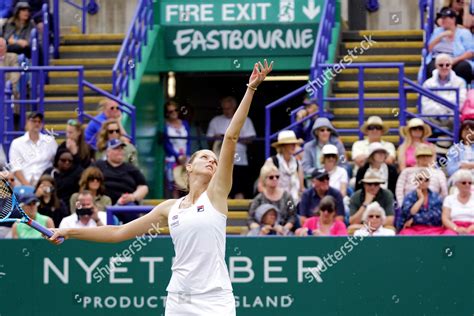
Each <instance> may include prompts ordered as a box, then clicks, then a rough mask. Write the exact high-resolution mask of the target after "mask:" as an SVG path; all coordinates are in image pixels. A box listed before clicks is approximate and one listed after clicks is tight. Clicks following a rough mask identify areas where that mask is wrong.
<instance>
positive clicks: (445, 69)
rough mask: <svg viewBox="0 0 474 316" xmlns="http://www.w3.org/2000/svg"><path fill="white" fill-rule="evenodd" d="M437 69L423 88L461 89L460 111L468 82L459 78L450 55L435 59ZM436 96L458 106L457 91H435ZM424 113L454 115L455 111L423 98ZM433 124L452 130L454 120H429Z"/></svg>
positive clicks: (441, 55)
mask: <svg viewBox="0 0 474 316" xmlns="http://www.w3.org/2000/svg"><path fill="white" fill-rule="evenodd" d="M435 65H436V69H435V70H434V71H433V76H432V77H431V78H429V79H428V80H426V81H425V82H424V83H423V88H426V89H431V88H457V89H459V104H458V105H459V110H460V111H461V109H462V105H463V103H464V101H465V100H466V94H467V92H466V81H464V79H463V78H461V77H458V76H457V75H456V73H455V72H454V71H453V70H452V65H453V58H452V57H451V56H449V55H448V54H439V55H438V56H436V58H435ZM433 93H434V94H436V95H438V96H440V97H442V98H443V99H446V100H447V101H449V102H452V103H454V104H456V91H433ZM421 106H422V113H423V114H425V115H439V116H443V115H452V114H453V110H451V109H449V108H448V107H446V106H445V105H442V104H440V103H438V102H436V101H434V100H432V99H430V98H427V97H425V96H423V97H422V98H421ZM429 120H430V121H432V122H433V123H435V124H437V125H440V126H445V127H449V128H452V127H453V124H454V119H453V118H452V117H447V118H439V119H437V118H436V117H431V118H429Z"/></svg>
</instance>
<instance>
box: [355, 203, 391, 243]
mask: <svg viewBox="0 0 474 316" xmlns="http://www.w3.org/2000/svg"><path fill="white" fill-rule="evenodd" d="M385 220H386V216H385V211H384V210H383V208H382V207H381V206H380V204H379V203H377V202H372V203H370V204H369V205H368V206H367V208H366V209H365V211H364V214H362V221H363V222H364V227H362V228H360V229H358V230H356V231H355V232H354V236H363V237H366V236H395V231H393V230H392V229H389V228H385V227H383V223H384V222H385Z"/></svg>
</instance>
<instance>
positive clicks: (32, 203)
mask: <svg viewBox="0 0 474 316" xmlns="http://www.w3.org/2000/svg"><path fill="white" fill-rule="evenodd" d="M26 205H28V206H40V202H31V203H28V204H26Z"/></svg>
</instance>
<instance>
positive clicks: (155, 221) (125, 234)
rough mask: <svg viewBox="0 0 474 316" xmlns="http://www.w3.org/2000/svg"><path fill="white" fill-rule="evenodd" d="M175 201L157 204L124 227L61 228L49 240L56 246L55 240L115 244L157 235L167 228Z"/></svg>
mask: <svg viewBox="0 0 474 316" xmlns="http://www.w3.org/2000/svg"><path fill="white" fill-rule="evenodd" d="M175 202H176V200H167V201H164V202H163V203H160V204H158V205H157V206H155V208H153V210H152V211H151V212H150V213H148V214H146V215H145V216H142V217H139V218H137V219H136V220H134V221H131V222H129V223H127V224H125V225H120V226H100V227H94V228H63V229H56V230H54V235H53V236H52V237H51V238H50V239H49V240H50V241H51V242H53V243H55V244H58V242H57V238H58V237H60V236H62V237H64V238H65V239H69V238H74V239H81V240H89V241H96V242H108V243H116V242H122V241H125V240H128V239H132V238H135V237H137V236H141V235H143V234H158V233H159V232H156V229H157V228H159V227H165V226H167V219H168V214H169V211H170V209H171V207H172V206H173V204H174V203H175Z"/></svg>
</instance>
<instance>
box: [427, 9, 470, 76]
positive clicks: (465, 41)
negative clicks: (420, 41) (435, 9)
mask: <svg viewBox="0 0 474 316" xmlns="http://www.w3.org/2000/svg"><path fill="white" fill-rule="evenodd" d="M440 16H441V23H440V27H437V28H436V29H434V31H433V33H432V34H431V38H430V39H429V41H428V43H429V44H428V51H429V52H430V53H429V55H428V60H429V61H428V65H427V67H426V76H427V78H429V77H431V75H432V72H433V70H434V69H435V58H436V56H437V55H439V54H442V53H444V54H448V55H451V56H452V57H453V66H452V69H453V70H454V72H455V73H456V74H457V75H458V76H459V77H461V78H463V79H464V80H465V81H466V82H468V83H469V82H471V80H472V67H471V64H470V62H469V60H470V59H471V58H472V34H471V32H470V31H468V30H466V29H465V28H463V27H459V26H457V25H456V13H455V12H454V11H453V10H452V9H449V8H446V9H443V10H442V11H441V12H440Z"/></svg>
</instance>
